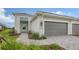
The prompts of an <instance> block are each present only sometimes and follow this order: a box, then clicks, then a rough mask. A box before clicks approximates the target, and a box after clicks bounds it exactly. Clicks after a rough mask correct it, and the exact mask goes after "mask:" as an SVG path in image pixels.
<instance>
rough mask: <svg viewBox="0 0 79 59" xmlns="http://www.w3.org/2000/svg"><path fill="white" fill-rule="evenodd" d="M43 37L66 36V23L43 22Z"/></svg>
mask: <svg viewBox="0 0 79 59" xmlns="http://www.w3.org/2000/svg"><path fill="white" fill-rule="evenodd" d="M45 35H46V36H52V35H54V36H55V35H67V23H59V22H48V21H46V22H45Z"/></svg>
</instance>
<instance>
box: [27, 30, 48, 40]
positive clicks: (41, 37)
mask: <svg viewBox="0 0 79 59" xmlns="http://www.w3.org/2000/svg"><path fill="white" fill-rule="evenodd" d="M28 37H29V39H35V40H42V39H47V37H46V36H44V35H42V36H40V35H39V33H33V32H31V31H29V33H28Z"/></svg>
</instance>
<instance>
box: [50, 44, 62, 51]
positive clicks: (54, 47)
mask: <svg viewBox="0 0 79 59" xmlns="http://www.w3.org/2000/svg"><path fill="white" fill-rule="evenodd" d="M50 49H54V50H58V49H61V47H60V46H59V45H58V44H51V45H50Z"/></svg>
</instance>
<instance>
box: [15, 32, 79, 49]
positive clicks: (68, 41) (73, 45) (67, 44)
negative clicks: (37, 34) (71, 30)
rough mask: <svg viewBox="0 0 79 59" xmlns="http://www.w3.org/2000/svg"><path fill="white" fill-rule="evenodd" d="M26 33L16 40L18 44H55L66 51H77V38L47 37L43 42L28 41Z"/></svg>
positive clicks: (78, 47) (78, 42)
mask: <svg viewBox="0 0 79 59" xmlns="http://www.w3.org/2000/svg"><path fill="white" fill-rule="evenodd" d="M27 37H28V36H27V34H26V33H22V34H21V35H20V37H19V38H18V39H17V41H18V42H22V43H25V44H38V45H47V44H53V43H57V44H59V45H60V46H61V47H64V48H65V49H68V50H79V37H78V36H52V37H48V39H45V40H30V39H28V38H27Z"/></svg>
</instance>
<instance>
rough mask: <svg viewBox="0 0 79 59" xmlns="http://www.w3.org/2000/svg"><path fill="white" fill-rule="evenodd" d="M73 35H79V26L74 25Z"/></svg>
mask: <svg viewBox="0 0 79 59" xmlns="http://www.w3.org/2000/svg"><path fill="white" fill-rule="evenodd" d="M72 33H73V34H74V33H79V24H73V25H72Z"/></svg>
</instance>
